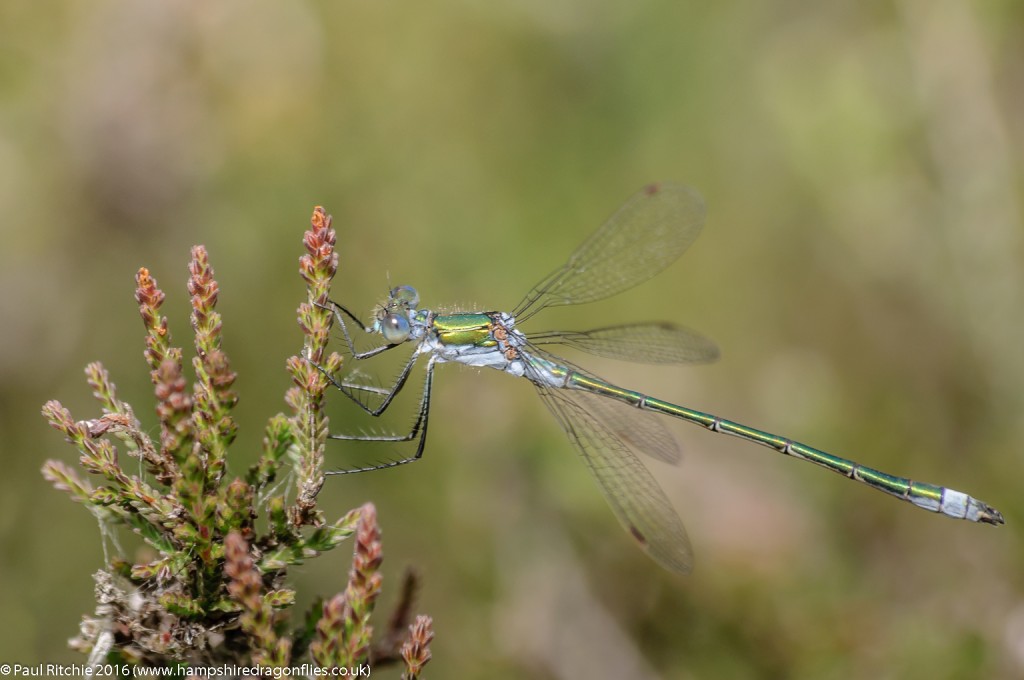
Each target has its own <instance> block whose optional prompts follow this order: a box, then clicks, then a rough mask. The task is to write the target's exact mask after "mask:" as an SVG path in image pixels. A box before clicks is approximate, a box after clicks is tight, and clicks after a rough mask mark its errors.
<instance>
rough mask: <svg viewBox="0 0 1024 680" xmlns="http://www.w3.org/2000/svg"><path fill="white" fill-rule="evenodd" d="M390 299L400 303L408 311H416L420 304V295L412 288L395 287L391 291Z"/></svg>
mask: <svg viewBox="0 0 1024 680" xmlns="http://www.w3.org/2000/svg"><path fill="white" fill-rule="evenodd" d="M390 297H391V299H392V300H393V301H394V302H400V303H402V304H403V305H405V306H406V307H408V308H409V309H416V306H417V305H418V304H419V303H420V294H419V293H417V292H416V289H415V288H413V287H412V286H395V287H394V288H392V289H391V294H390Z"/></svg>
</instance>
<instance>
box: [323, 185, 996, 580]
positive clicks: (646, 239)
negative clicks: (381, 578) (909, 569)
mask: <svg viewBox="0 0 1024 680" xmlns="http://www.w3.org/2000/svg"><path fill="white" fill-rule="evenodd" d="M704 215H705V210H704V203H703V201H702V200H701V198H700V195H699V194H698V193H697V192H696V191H695V190H693V189H691V188H689V187H686V186H683V185H678V184H671V183H663V184H654V185H651V186H648V187H647V188H645V189H644V190H643V191H641V192H640V193H638V194H636V195H635V196H633V198H631V199H630V200H629V201H628V202H627V203H626V204H625V205H624V206H623V207H622V208H620V209H619V210H618V211H617V212H616V213H615V214H614V215H612V216H611V217H610V218H609V219H608V220H607V221H606V222H605V223H604V224H603V225H602V226H601V227H600V228H599V229H598V230H597V231H596V232H595V233H594V234H593V235H591V236H590V238H588V239H587V240H586V241H584V242H583V244H582V245H581V246H579V248H577V249H576V251H575V252H574V253H573V254H572V255H571V256H570V257H569V259H568V261H567V262H566V263H565V264H564V265H562V266H561V267H559V268H558V269H556V270H555V271H553V272H552V273H551V274H550V275H548V276H547V277H546V278H544V279H543V280H542V281H541V282H540V283H538V284H537V285H536V286H534V287H533V289H532V290H530V292H529V293H528V294H527V295H526V297H525V298H524V299H523V301H522V302H521V303H520V304H519V305H518V306H517V307H516V308H515V309H514V310H513V311H512V312H510V313H509V312H462V313H452V314H441V313H438V312H435V311H431V310H429V309H421V308H420V306H419V294H418V293H417V292H416V290H415V289H414V288H413V287H411V286H396V287H394V288H392V289H391V291H390V293H389V296H388V299H387V301H386V302H384V303H383V304H381V305H379V306H378V307H377V309H376V310H375V311H374V318H373V321H372V323H370V324H368V325H367V324H364V323H363V322H361V321H360V320H359V318H358V317H357V316H356V315H355V314H353V313H352V312H350V311H349V310H348V309H346V308H345V307H343V306H342V305H340V304H337V303H335V302H331V303H330V308H331V309H332V310H333V312H334V316H335V319H336V320H337V322H338V325H339V326H340V328H341V331H342V334H343V335H344V337H345V341H346V343H347V344H348V347H349V349H350V350H351V352H352V355H353V357H354V358H355V359H358V360H362V359H368V358H370V357H373V356H376V355H379V354H381V353H382V352H385V351H387V350H390V349H393V348H395V347H399V346H402V345H405V344H407V343H408V344H411V345H413V346H414V348H415V349H414V350H413V352H412V355H411V357H410V358H409V360H408V362H407V363H406V364H405V366H404V368H403V369H402V370H401V372H400V373H399V375H398V378H397V380H396V381H395V383H394V385H393V386H392V387H390V388H382V387H377V386H371V385H360V384H356V383H352V382H349V381H338V380H336V379H334V378H333V377H331V376H329V378H330V380H331V382H332V383H333V384H334V386H335V387H337V388H338V389H340V390H341V391H342V392H343V393H345V394H346V395H348V396H349V397H350V398H351V399H352V400H353V401H354V402H355V403H356V404H358V405H359V406H360V407H361V408H362V409H363V410H365V411H366V412H367V413H369V414H370V415H373V416H379V415H381V414H382V413H384V412H385V411H386V410H387V409H388V407H389V406H390V405H391V404H392V401H393V400H394V398H395V396H396V395H398V393H399V392H400V391H401V390H402V388H403V387H404V386H405V384H406V382H407V380H408V378H409V376H410V374H411V373H412V369H413V366H414V365H415V364H416V362H417V360H418V359H419V358H420V357H423V356H426V357H427V366H426V377H425V378H424V382H423V391H422V394H421V396H420V402H419V409H418V412H417V416H416V420H415V422H414V424H413V427H412V429H411V430H410V431H409V432H408V433H407V434H402V435H366V434H359V435H343V434H332V435H329V436H330V437H331V438H332V439H342V440H356V441H376V442H381V441H384V442H400V441H412V440H416V441H417V444H416V449H415V451H414V452H413V454H412V455H411V456H408V457H403V458H401V459H397V460H391V461H387V462H384V463H380V464H377V465H372V466H368V467H359V468H352V469H344V470H336V471H333V472H332V473H331V474H347V473H353V472H366V471H369V470H378V469H383V468H390V467H396V466H399V465H404V464H406V463H411V462H413V461H415V460H418V459H419V458H420V457H421V456H422V455H423V450H424V447H425V445H426V440H427V424H428V420H429V414H430V397H431V390H432V388H433V384H434V369H435V367H436V366H437V365H438V364H441V363H445V362H457V363H460V364H465V365H467V366H477V367H490V368H496V369H498V370H500V371H504V372H505V373H508V374H510V375H513V376H515V377H522V378H526V379H527V380H529V381H530V382H531V383H533V385H534V387H536V389H537V393H538V394H539V395H540V397H541V401H543V402H544V405H545V406H547V408H548V410H550V411H551V413H552V414H553V415H554V416H555V419H556V420H557V421H558V422H559V424H560V425H561V426H562V429H563V430H564V431H565V433H566V434H567V435H568V437H569V440H570V441H571V442H572V444H573V446H574V447H575V448H576V450H577V452H578V453H579V454H580V456H581V457H582V458H583V461H584V462H585V463H586V465H587V468H588V469H589V470H590V472H591V474H592V475H593V476H594V478H595V479H596V480H597V483H598V487H599V488H600V489H601V491H602V492H603V494H604V496H605V498H606V499H607V501H608V503H609V505H611V508H612V510H613V511H614V513H615V515H616V517H617V518H618V519H619V521H620V522H621V523H622V525H623V526H624V527H625V528H626V530H627V531H628V533H629V534H630V535H631V536H632V537H633V538H634V539H635V540H636V541H637V543H639V544H640V546H641V547H642V548H643V549H644V550H645V551H646V552H647V553H648V554H649V555H650V556H651V557H652V558H653V559H654V560H655V561H656V562H658V563H659V564H660V565H662V566H663V567H665V568H666V569H669V570H671V571H676V572H686V571H689V569H690V568H691V565H692V561H693V560H692V558H693V554H692V550H691V547H690V541H689V539H688V538H687V535H686V530H685V529H684V528H683V525H682V522H681V521H680V520H679V517H678V515H677V514H676V512H675V510H674V509H673V508H672V504H671V503H670V502H669V500H668V498H667V497H666V496H665V493H664V492H663V491H662V490H661V488H660V487H659V486H658V484H657V482H655V480H654V478H653V477H652V475H651V473H650V472H649V471H648V470H647V468H646V467H644V465H643V464H642V463H641V462H640V459H639V458H638V457H637V453H640V454H645V455H648V456H650V457H652V458H655V459H657V460H661V461H665V462H668V463H677V462H678V461H679V458H680V452H679V447H678V444H677V443H676V441H675V439H674V438H673V437H672V436H671V434H669V433H668V431H667V430H666V429H665V428H664V426H663V425H662V423H661V422H660V421H659V420H658V419H657V418H656V417H655V414H661V415H666V416H672V417H674V418H678V419H680V420H684V421H686V422H689V423H695V424H697V425H701V426H703V427H705V428H706V429H708V430H711V431H712V432H718V433H721V434H727V435H732V436H734V437H739V438H741V439H746V440H748V441H752V442H754V443H756V444H762V445H764V446H767V447H769V448H771V449H774V450H775V451H777V452H779V453H782V454H785V455H787V456H792V457H794V458H798V459H801V460H806V461H810V462H812V463H815V464H817V465H820V466H821V467H824V468H827V469H829V470H832V471H833V472H837V473H839V474H841V475H843V476H845V477H848V478H850V479H852V480H855V481H857V482H861V483H862V484H866V485H868V486H870V487H872V488H874V489H878V490H879V491H883V492H885V493H887V494H889V495H891V496H895V497H897V498H899V499H902V500H905V501H908V502H910V503H913V504H914V505H916V506H917V507H919V508H923V509H925V510H929V511H931V512H938V513H942V514H944V515H947V516H949V517H953V518H957V519H966V520H970V521H972V522H982V523H986V524H1002V523H1003V516H1002V515H1001V514H1000V513H999V511H998V510H996V509H995V508H993V507H991V506H989V505H987V504H986V503H983V502H982V501H979V500H977V499H976V498H973V497H971V496H969V495H967V494H965V493H963V492H961V491H956V490H954V489H950V488H947V487H942V486H936V485H934V484H927V483H923V482H916V481H913V480H910V479H907V478H905V477H897V476H894V475H891V474H888V473H886V472H881V471H879V470H875V469H873V468H870V467H867V466H866V465H861V464H860V463H855V462H853V461H852V460H848V459H846V458H841V457H839V456H836V455H833V454H830V453H826V452H825V451H821V450H819V449H816V448H813V447H811V446H807V445H806V444H801V443H800V442H797V441H794V440H792V439H790V438H788V437H782V436H780V435H776V434H772V433H770V432H765V431H763V430H759V429H755V428H753V427H749V426H747V425H741V424H740V423H736V422H733V421H731V420H726V419H725V418H721V417H719V416H715V415H711V414H709V413H704V412H702V411H696V410H694V409H690V408H686V407H684V406H679V405H677V404H673V403H671V402H668V401H663V400H661V399H656V398H654V397H651V396H648V395H646V394H644V393H642V392H637V391H634V390H629V389H625V388H623V387H619V386H617V385H614V384H612V383H609V382H607V381H605V380H602V379H601V378H599V377H597V376H596V375H594V374H593V373H590V372H588V371H585V370H584V369H582V368H580V367H578V366H576V365H575V364H573V363H570V362H569V361H567V360H565V359H562V358H560V357H558V356H556V355H555V354H553V353H551V352H550V351H548V350H547V349H545V347H549V346H552V345H562V346H566V347H571V348H574V349H577V350H581V351H583V352H589V353H591V354H595V355H599V356H603V357H610V358H615V359H624V360H631V361H641V362H649V363H666V364H668V363H696V362H706V361H712V360H714V359H715V358H717V356H718V349H717V347H716V346H715V344H714V343H713V342H711V341H710V340H708V339H707V338H705V337H704V336H702V335H700V334H699V333H696V332H694V331H692V330H689V329H686V328H682V327H679V326H675V325H671V324H667V323H639V324H626V325H618V326H608V327H604V328H598V329H595V330H590V331H557V332H542V333H524V332H523V331H521V330H519V324H521V323H523V322H525V321H526V320H528V319H530V318H531V317H533V316H534V315H535V314H537V313H538V312H540V311H541V310H543V309H546V308H548V307H556V306H559V305H576V304H581V303H586V302H594V301H596V300H601V299H604V298H607V297H610V296H612V295H615V294H617V293H620V292H622V291H624V290H627V289H629V288H632V287H633V286H635V285H637V284H639V283H641V282H643V281H646V280H647V279H649V278H651V277H652V276H654V275H655V274H657V273H658V272H660V271H662V270H663V269H665V268H666V267H667V266H668V265H669V264H671V263H672V262H674V261H675V260H676V259H678V258H679V256H680V255H682V254H683V252H685V251H686V249H687V248H689V247H690V245H691V244H692V243H693V242H694V240H695V239H696V238H697V235H698V234H699V233H700V230H701V227H702V226H703V224H704ZM346 319H348V321H346ZM348 322H355V323H356V324H358V326H359V327H360V328H362V329H363V330H364V331H365V332H367V333H371V334H375V335H379V336H380V337H381V338H382V339H383V341H384V344H382V345H380V346H378V347H376V348H373V349H370V350H368V351H364V352H360V351H357V349H356V347H355V343H354V342H353V340H352V336H351V335H350V333H349V330H348V326H347V323H348ZM367 393H373V394H375V395H377V397H378V400H379V401H378V403H376V405H375V406H372V407H371V406H369V405H367V404H366V403H365V402H366V399H365V397H366V394H367Z"/></svg>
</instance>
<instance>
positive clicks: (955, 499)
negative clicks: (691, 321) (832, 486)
mask: <svg viewBox="0 0 1024 680" xmlns="http://www.w3.org/2000/svg"><path fill="white" fill-rule="evenodd" d="M567 373H568V375H567V378H566V387H567V388H570V389H579V390H585V391H588V392H592V393H594V394H600V395H603V396H606V397H609V398H611V399H617V400H619V401H624V402H626V403H629V404H631V405H633V406H636V407H637V408H640V409H644V410H648V411H654V412H656V413H663V414H665V415H668V416H672V417H674V418H679V419H680V420H685V421H687V422H690V423H696V424H697V425H702V426H704V427H705V428H707V429H709V430H711V431H712V432H720V433H722V434H728V435H732V436H733V437H740V438H741V439H746V440H747V441H751V442H754V443H755V444H761V445H762V446H767V447H769V448H772V449H774V450H776V451H778V452H779V453H782V454H785V455H787V456H793V457H794V458H799V459H801V460H806V461H810V462H812V463H814V464H816V465H820V466H821V467H824V468H827V469H829V470H832V471H833V472H837V473H839V474H841V475H843V476H845V477H849V478H850V479H853V480H855V481H858V482H861V483H862V484H867V485H868V486H870V487H873V488H875V489H878V490H879V491H884V492H885V493H887V494H889V495H891V496H895V497H897V498H900V499H902V500H905V501H909V502H910V503H913V504H914V505H916V506H917V507H919V508H923V509H925V510H929V511H931V512H941V513H942V514H944V515H947V516H949V517H954V518H956V519H967V520H970V521H972V522H983V523H986V524H1002V523H1003V516H1002V515H1001V514H1000V513H999V511H998V510H996V509H995V508H992V507H990V506H989V505H987V504H985V503H983V502H981V501H979V500H977V499H976V498H973V497H971V496H969V495H967V494H965V493H963V492H962V491H956V490H955V489H949V488H947V487H943V486H936V485H934V484H926V483H924V482H915V481H913V480H911V479H907V478H906V477H897V476H895V475H890V474H888V473H885V472H881V471H880V470H875V469H874V468H870V467H867V466H866V465H861V464H859V463H855V462H853V461H851V460H847V459H846V458H841V457H839V456H834V455H832V454H830V453H826V452H824V451H821V450H819V449H816V448H814V447H812V446H807V445H806V444H801V443H800V442H797V441H793V440H792V439H788V438H786V437H780V436H779V435H777V434H772V433H771V432H765V431H763V430H758V429H756V428H753V427H748V426H746V425H741V424H740V423H735V422H733V421H731V420H726V419H724V418H719V417H718V416H715V415H711V414H710V413H704V412H702V411H695V410H693V409H689V408H686V407H684V406H679V405H677V404H673V403H671V402H667V401H662V400H661V399H655V398H654V397H648V396H646V395H644V394H642V393H640V392H635V391H633V390H627V389H624V388H621V387H617V386H615V385H611V384H609V383H606V382H604V381H602V380H598V379H596V378H591V377H588V376H585V375H581V374H579V373H576V372H575V371H568V372H567Z"/></svg>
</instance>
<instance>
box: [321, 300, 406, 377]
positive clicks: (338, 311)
mask: <svg viewBox="0 0 1024 680" xmlns="http://www.w3.org/2000/svg"><path fill="white" fill-rule="evenodd" d="M328 302H330V303H331V304H330V306H328V305H322V304H320V303H319V302H316V303H314V304H315V305H316V306H317V307H319V308H321V309H327V310H330V311H331V312H333V314H334V318H335V320H337V322H338V325H339V326H341V334H342V335H344V336H345V343H346V344H347V345H348V349H349V351H350V352H352V358H353V359H359V360H361V359H369V358H370V357H375V356H377V355H378V354H380V353H381V352H386V351H388V350H389V349H394V348H395V347H398V345H399V344H401V343H397V344H396V343H391V344H387V345H381V346H380V347H374V348H373V349H370V350H367V351H365V352H359V351H357V350H356V345H355V343H354V342H352V336H350V335H349V334H348V326H346V325H345V320H344V319H343V318H342V317H341V315H342V314H345V315H346V316H347V317H348V318H350V319H352V321H354V322H356V324H357V325H358V326H359V327H360V328H362V329H363V330H364V331H365V332H367V333H375V332H376V331H375V330H374V329H373V327H372V326H367V325H366V324H364V323H363V322H362V321H361V320H360V319H359V317H358V316H356V315H355V314H353V313H352V312H350V311H348V310H347V309H345V308H344V307H342V306H341V305H339V304H338V303H337V302H335V301H334V300H328ZM317 368H319V366H318V367H317Z"/></svg>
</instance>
